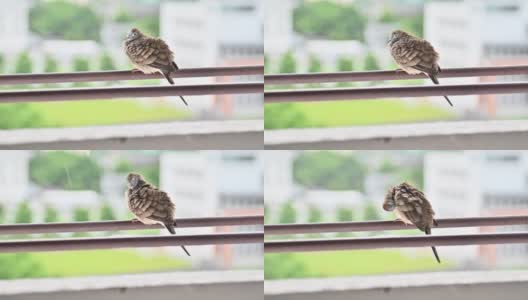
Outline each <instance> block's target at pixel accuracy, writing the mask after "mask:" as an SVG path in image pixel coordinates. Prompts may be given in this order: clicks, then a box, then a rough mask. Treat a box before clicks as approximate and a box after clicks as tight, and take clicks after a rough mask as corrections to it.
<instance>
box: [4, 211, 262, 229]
mask: <svg viewBox="0 0 528 300" xmlns="http://www.w3.org/2000/svg"><path fill="white" fill-rule="evenodd" d="M175 224H176V227H179V228H180V227H181V228H185V227H209V226H238V225H259V224H260V225H262V224H264V216H259V215H254V216H230V217H213V218H185V219H183V218H182V219H177V220H175ZM160 228H163V226H161V225H158V224H156V225H144V224H142V223H140V222H132V221H131V220H128V221H104V222H72V223H41V224H8V225H0V234H33V233H57V232H90V231H116V230H137V229H160Z"/></svg>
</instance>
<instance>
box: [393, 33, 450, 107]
mask: <svg viewBox="0 0 528 300" xmlns="http://www.w3.org/2000/svg"><path fill="white" fill-rule="evenodd" d="M389 46H390V51H391V55H392V57H393V58H394V61H395V62H396V63H397V64H398V65H399V66H400V67H401V68H402V69H403V70H404V71H405V72H407V73H409V74H420V73H425V74H427V75H428V76H429V78H431V80H432V81H433V83H434V84H440V82H439V81H438V78H437V75H438V73H440V72H441V71H442V70H441V69H440V66H439V65H438V58H439V55H438V52H436V50H435V49H434V47H433V45H431V43H429V42H428V41H426V40H424V39H420V38H417V37H415V36H412V35H410V34H408V33H407V32H405V31H401V30H396V31H394V32H392V35H391V39H390V41H389ZM444 98H445V99H446V100H447V103H449V105H451V106H453V104H452V103H451V100H449V98H448V97H447V96H444Z"/></svg>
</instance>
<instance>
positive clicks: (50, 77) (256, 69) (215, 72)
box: [0, 66, 264, 85]
mask: <svg viewBox="0 0 528 300" xmlns="http://www.w3.org/2000/svg"><path fill="white" fill-rule="evenodd" d="M262 74H264V67H263V66H239V67H214V68H186V69H180V70H178V71H177V72H173V73H171V77H173V78H186V77H217V76H244V75H262ZM163 78H164V77H163V75H161V74H157V73H155V74H143V73H141V72H133V71H131V70H120V71H100V72H74V73H40V74H10V75H0V85H6V84H32V83H61V82H89V81H115V80H144V79H163Z"/></svg>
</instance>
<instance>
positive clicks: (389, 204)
mask: <svg viewBox="0 0 528 300" xmlns="http://www.w3.org/2000/svg"><path fill="white" fill-rule="evenodd" d="M395 192H396V187H391V188H390V189H389V190H388V191H387V194H386V195H385V201H383V209H384V210H385V211H393V210H394V209H395V208H396V202H395V201H394V194H395Z"/></svg>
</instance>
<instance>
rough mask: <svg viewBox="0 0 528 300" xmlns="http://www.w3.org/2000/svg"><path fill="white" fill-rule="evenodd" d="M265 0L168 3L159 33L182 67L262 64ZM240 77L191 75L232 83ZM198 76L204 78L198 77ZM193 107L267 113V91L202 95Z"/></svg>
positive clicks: (218, 111) (230, 114)
mask: <svg viewBox="0 0 528 300" xmlns="http://www.w3.org/2000/svg"><path fill="white" fill-rule="evenodd" d="M263 5H264V4H263V2H262V1H258V0H225V1H215V0H198V1H164V2H162V3H161V9H160V33H161V36H162V37H163V38H164V39H165V41H167V43H168V44H169V45H170V46H171V49H173V50H174V52H175V55H176V61H177V62H178V63H179V65H180V67H182V68H189V67H194V68H196V67H215V66H240V65H261V64H263V57H264V44H263V40H264V30H263V23H262V18H263ZM240 79H242V80H244V81H255V80H257V79H261V77H257V76H244V77H240V78H228V77H223V78H217V79H214V78H211V79H204V78H200V79H194V80H193V79H187V80H180V81H181V82H200V83H204V81H205V82H206V81H207V80H210V82H222V83H227V82H231V81H235V80H240ZM198 80H199V81H198ZM200 98H201V99H202V100H200V101H197V102H196V103H195V104H193V105H192V109H195V110H198V111H201V112H202V113H204V114H207V113H213V114H215V115H219V116H222V117H233V116H235V117H236V116H239V117H240V116H243V117H257V116H262V104H263V95H259V94H247V95H244V94H241V95H218V96H200Z"/></svg>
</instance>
